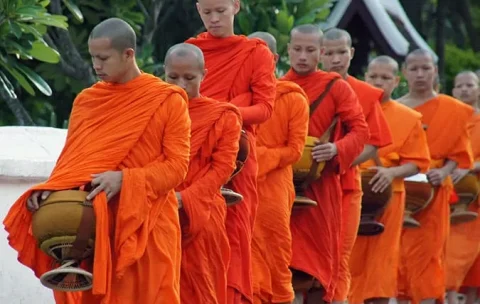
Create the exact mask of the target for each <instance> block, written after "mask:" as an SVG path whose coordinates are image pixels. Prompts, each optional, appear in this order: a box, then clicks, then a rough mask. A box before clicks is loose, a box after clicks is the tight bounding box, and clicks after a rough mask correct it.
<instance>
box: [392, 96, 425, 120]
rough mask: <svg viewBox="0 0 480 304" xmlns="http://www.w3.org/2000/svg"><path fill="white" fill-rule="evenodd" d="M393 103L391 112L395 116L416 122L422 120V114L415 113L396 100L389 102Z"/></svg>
mask: <svg viewBox="0 0 480 304" xmlns="http://www.w3.org/2000/svg"><path fill="white" fill-rule="evenodd" d="M389 102H390V103H391V112H392V113H394V115H399V116H402V117H407V118H412V119H415V120H421V119H422V114H421V113H420V112H417V111H415V110H414V109H411V108H409V107H407V106H406V105H404V104H402V103H400V102H397V101H395V100H392V101H389Z"/></svg>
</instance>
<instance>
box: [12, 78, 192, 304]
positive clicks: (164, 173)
mask: <svg viewBox="0 0 480 304" xmlns="http://www.w3.org/2000/svg"><path fill="white" fill-rule="evenodd" d="M186 99H187V96H186V94H185V93H184V91H183V90H181V89H179V88H177V87H175V86H172V85H169V84H167V83H165V82H163V81H161V80H160V79H158V78H156V77H154V76H152V75H149V74H142V75H140V76H138V77H136V78H135V79H133V80H132V81H129V82H127V83H125V84H109V83H104V82H99V83H97V84H95V85H93V86H92V87H91V88H88V89H85V90H83V91H82V92H81V93H80V94H79V95H78V96H77V98H76V99H75V102H74V105H73V109H72V114H71V117H70V126H69V129H68V134H67V139H66V142H65V146H64V148H63V150H62V152H61V154H60V156H59V159H58V161H57V164H56V165H55V168H54V169H53V172H52V174H51V176H50V178H49V179H48V180H47V181H46V182H45V183H42V184H39V185H36V186H34V187H32V188H31V189H29V190H28V191H27V192H25V193H24V194H23V195H22V196H21V197H20V198H19V199H18V200H17V201H16V202H15V204H14V205H13V206H12V208H11V209H10V211H9V213H8V214H7V217H6V218H5V220H4V225H5V229H6V231H7V232H8V234H9V236H8V240H9V243H10V245H11V246H12V247H13V248H14V249H15V250H17V251H18V260H19V261H20V262H21V263H22V264H24V265H26V266H27V267H29V268H31V269H32V270H33V271H34V273H35V275H36V276H37V277H39V276H41V275H42V274H43V273H45V272H46V271H48V270H50V269H51V263H52V258H50V257H49V256H47V255H46V254H44V253H43V252H42V251H41V250H40V249H39V248H38V246H37V242H36V240H35V239H34V238H33V236H32V234H31V230H30V227H31V219H32V215H31V213H30V212H29V211H28V210H27V209H26V207H25V204H26V200H27V198H28V197H29V196H30V195H31V193H32V191H33V190H54V191H56V190H65V189H73V188H78V187H79V186H83V185H85V184H87V183H89V182H90V181H91V180H92V177H91V174H94V173H102V172H105V171H110V170H121V171H122V172H123V180H122V187H121V192H120V193H119V195H118V196H117V197H116V198H114V199H112V200H111V201H110V202H108V203H107V201H106V195H105V193H104V192H101V193H100V194H99V195H97V196H96V197H95V199H94V201H93V204H94V211H95V217H96V240H95V253H94V260H93V266H92V268H90V269H88V270H89V271H93V274H94V279H93V288H92V289H91V290H89V291H85V292H83V294H82V303H88V304H95V303H104V304H110V303H119V304H127V303H128V304H129V303H133V302H138V303H164V301H165V299H168V302H169V303H180V297H179V291H180V290H179V289H180V226H179V219H178V207H177V204H178V203H177V200H176V198H175V194H174V191H173V189H174V187H176V186H177V185H179V184H180V183H181V182H182V181H183V179H184V178H185V175H186V173H187V168H188V160H189V159H188V156H189V148H190V141H189V139H190V119H189V117H188V111H187V104H186ZM154 277H155V279H153V278H154ZM61 297H62V296H61V295H59V296H58V297H56V298H61ZM64 300H65V299H64Z"/></svg>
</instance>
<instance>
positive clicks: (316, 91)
mask: <svg viewBox="0 0 480 304" xmlns="http://www.w3.org/2000/svg"><path fill="white" fill-rule="evenodd" d="M337 77H340V76H339V75H338V74H336V73H327V72H324V71H316V72H314V73H311V74H309V75H307V76H301V75H298V74H296V73H295V72H294V71H293V70H290V71H289V72H288V73H287V74H286V75H285V77H284V78H283V79H284V80H290V81H293V82H295V83H297V84H298V85H300V86H301V87H302V88H303V90H304V91H305V92H306V93H307V96H308V98H309V102H310V104H311V103H313V102H314V101H315V100H316V99H317V98H318V97H319V95H320V94H321V93H322V92H323V91H324V90H325V88H326V86H327V84H328V83H329V82H330V81H331V80H332V79H334V78H337ZM335 116H338V118H339V121H340V123H339V124H337V128H336V129H335V132H333V133H334V134H333V136H332V137H331V141H333V142H334V143H335V145H336V146H337V150H338V153H337V156H335V157H334V158H333V159H332V160H330V161H328V162H327V163H326V166H325V168H324V170H323V171H322V175H321V177H320V178H319V179H318V180H316V181H314V182H313V183H311V184H310V186H309V187H308V188H307V190H306V195H307V196H308V197H309V198H311V199H313V200H315V201H317V202H318V206H316V207H312V208H305V209H302V210H293V212H292V217H291V222H290V229H291V233H292V251H293V252H292V261H291V264H290V265H291V268H293V269H296V270H300V271H303V272H305V273H308V274H310V275H312V276H313V277H315V279H316V280H318V281H319V282H320V284H321V285H322V286H323V287H324V288H325V291H326V293H325V295H324V300H325V301H327V302H330V301H331V300H332V298H333V294H334V290H335V285H336V281H337V273H338V268H339V259H340V257H339V254H340V252H339V249H340V247H339V246H340V244H339V240H340V230H341V216H342V206H341V197H342V189H341V186H340V180H339V174H340V173H344V172H345V171H346V170H347V169H348V168H350V166H351V164H352V162H353V161H354V160H355V158H356V157H357V156H358V155H359V154H360V153H361V152H362V150H363V146H364V144H365V143H366V142H367V140H368V138H369V133H368V127H367V124H366V122H365V117H364V115H363V112H362V109H361V106H360V104H359V102H358V98H357V96H356V95H355V93H354V92H353V90H352V89H351V88H350V86H349V85H348V84H347V82H346V81H344V80H342V79H340V80H337V81H336V82H335V83H334V85H333V86H332V88H331V90H330V92H329V93H328V94H327V96H326V97H325V99H324V100H323V101H322V103H321V104H320V105H319V106H318V107H317V109H316V110H315V112H314V113H313V114H312V115H311V116H310V120H309V129H308V135H310V136H315V137H321V136H322V135H323V133H324V132H325V131H326V130H327V129H328V127H329V126H330V124H331V122H332V120H333V119H334V117H335ZM342 129H343V130H348V131H347V132H346V134H344V135H343V134H341V133H342Z"/></svg>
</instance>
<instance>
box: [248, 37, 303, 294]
mask: <svg viewBox="0 0 480 304" xmlns="http://www.w3.org/2000/svg"><path fill="white" fill-rule="evenodd" d="M248 37H249V38H260V39H262V40H263V41H265V42H266V43H267V45H268V47H269V49H270V51H271V52H272V53H273V54H274V56H275V61H278V58H279V55H278V54H277V41H276V40H275V37H273V36H272V35H271V34H269V33H265V32H256V33H253V34H251V35H249V36H248ZM307 130H308V97H307V96H306V94H305V92H304V91H303V90H302V89H301V88H300V86H298V85H297V84H295V83H293V82H290V81H280V80H278V81H277V97H276V99H275V106H274V110H273V114H272V117H271V118H270V119H269V120H267V121H266V122H265V123H263V124H261V125H260V126H259V127H258V129H257V159H258V199H259V204H258V210H257V218H256V220H255V226H254V230H253V241H252V261H253V282H254V298H255V303H291V302H292V301H293V299H294V292H293V287H292V273H291V271H290V269H289V266H290V260H291V258H292V237H291V233H290V216H291V211H292V206H293V200H294V198H295V190H294V187H293V173H292V164H294V163H295V162H297V161H298V160H299V159H300V157H301V155H302V151H303V148H304V146H305V138H306V136H307Z"/></svg>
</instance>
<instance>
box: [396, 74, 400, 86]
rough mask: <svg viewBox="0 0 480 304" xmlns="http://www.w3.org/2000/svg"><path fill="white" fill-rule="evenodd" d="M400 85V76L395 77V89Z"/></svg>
mask: <svg viewBox="0 0 480 304" xmlns="http://www.w3.org/2000/svg"><path fill="white" fill-rule="evenodd" d="M399 84H400V76H395V88H396V87H398V85H399Z"/></svg>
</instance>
